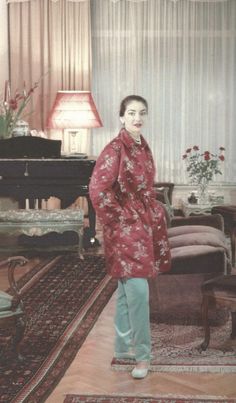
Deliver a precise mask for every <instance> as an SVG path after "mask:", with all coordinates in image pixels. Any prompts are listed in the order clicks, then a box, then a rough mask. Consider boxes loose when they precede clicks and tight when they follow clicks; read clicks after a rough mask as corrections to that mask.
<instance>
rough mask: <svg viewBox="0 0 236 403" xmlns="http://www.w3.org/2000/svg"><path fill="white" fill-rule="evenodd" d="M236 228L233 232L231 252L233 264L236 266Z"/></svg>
mask: <svg viewBox="0 0 236 403" xmlns="http://www.w3.org/2000/svg"><path fill="white" fill-rule="evenodd" d="M235 233H236V228H234V229H233V231H232V233H231V237H230V239H231V252H232V266H233V267H234V266H235V252H236V251H235V243H236V235H235Z"/></svg>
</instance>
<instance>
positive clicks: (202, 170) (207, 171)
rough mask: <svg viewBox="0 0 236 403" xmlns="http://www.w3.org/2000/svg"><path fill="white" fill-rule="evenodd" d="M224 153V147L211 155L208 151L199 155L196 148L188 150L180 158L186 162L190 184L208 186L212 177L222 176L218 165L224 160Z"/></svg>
mask: <svg viewBox="0 0 236 403" xmlns="http://www.w3.org/2000/svg"><path fill="white" fill-rule="evenodd" d="M224 151H225V148H224V147H220V148H219V153H218V154H212V153H211V152H210V151H204V152H203V153H201V152H200V150H199V147H198V146H193V147H192V148H188V149H187V150H186V151H185V154H184V155H183V156H182V158H183V160H185V162H186V165H187V172H188V175H189V177H190V180H191V183H195V184H197V185H200V184H202V183H203V182H204V183H207V184H208V183H209V182H210V181H212V179H213V176H214V175H217V174H220V175H222V172H221V170H220V163H221V162H223V161H224V160H225V157H224Z"/></svg>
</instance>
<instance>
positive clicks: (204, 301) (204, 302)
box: [200, 294, 210, 351]
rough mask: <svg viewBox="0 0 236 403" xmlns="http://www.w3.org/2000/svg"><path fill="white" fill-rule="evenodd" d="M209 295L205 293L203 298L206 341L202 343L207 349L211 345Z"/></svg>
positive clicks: (203, 348) (202, 347)
mask: <svg viewBox="0 0 236 403" xmlns="http://www.w3.org/2000/svg"><path fill="white" fill-rule="evenodd" d="M208 305H209V303H208V296H207V295H204V294H203V299H202V321H203V327H204V333H205V338H204V341H203V342H202V344H201V346H200V347H201V349H202V350H203V351H205V350H206V349H207V347H208V345H209V342H210V326H209V321H208Z"/></svg>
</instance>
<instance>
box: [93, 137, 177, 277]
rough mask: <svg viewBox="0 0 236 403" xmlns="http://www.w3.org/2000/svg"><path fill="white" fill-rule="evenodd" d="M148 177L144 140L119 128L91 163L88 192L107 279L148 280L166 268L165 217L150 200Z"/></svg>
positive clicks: (148, 155) (152, 195)
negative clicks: (100, 234)
mask: <svg viewBox="0 0 236 403" xmlns="http://www.w3.org/2000/svg"><path fill="white" fill-rule="evenodd" d="M154 176H155V167H154V162H153V157H152V153H151V150H150V148H149V146H148V144H147V142H146V140H145V139H144V138H143V137H142V136H141V144H137V143H136V142H135V141H134V140H133V139H132V137H131V136H130V135H129V134H128V133H127V131H126V130H125V129H122V130H121V131H120V133H119V135H118V136H117V137H116V138H115V139H113V140H112V141H111V142H110V143H109V144H108V145H107V146H106V147H105V148H104V150H103V151H102V153H101V154H100V156H99V157H98V159H97V161H96V165H95V168H94V170H93V174H92V178H91V181H90V185H89V193H90V198H91V201H92V203H93V206H94V209H95V211H96V214H97V217H98V219H99V221H100V223H101V224H102V226H103V238H104V250H105V256H106V264H107V270H108V273H109V274H111V275H112V276H113V277H116V278H129V277H142V278H148V277H154V276H155V275H156V274H157V273H158V272H165V271H168V270H169V269H170V250H169V243H168V238H167V231H166V220H165V213H164V210H163V208H162V207H161V205H160V204H159V203H158V202H157V201H156V198H155V192H154V190H153V182H154Z"/></svg>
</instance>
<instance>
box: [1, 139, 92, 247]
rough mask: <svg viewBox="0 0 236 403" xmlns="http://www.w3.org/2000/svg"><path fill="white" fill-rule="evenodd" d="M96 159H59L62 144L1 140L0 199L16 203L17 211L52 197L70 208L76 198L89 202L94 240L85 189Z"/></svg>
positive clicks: (68, 157) (50, 141) (70, 157)
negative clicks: (7, 198) (3, 198)
mask: <svg viewBox="0 0 236 403" xmlns="http://www.w3.org/2000/svg"><path fill="white" fill-rule="evenodd" d="M95 163H96V161H95V159H92V158H88V157H87V156H86V155H84V154H77V155H73V156H70V155H69V156H63V155H61V141H60V140H50V139H45V138H40V137H33V136H23V137H12V138H9V139H1V140H0V197H10V198H13V199H15V200H16V201H18V202H19V208H25V203H26V199H28V200H29V207H30V208H34V206H35V200H38V206H39V208H40V207H41V201H42V200H43V199H45V200H47V199H49V198H50V197H51V196H54V197H57V198H59V199H60V200H61V208H67V207H68V206H70V205H71V204H72V203H73V202H74V201H75V200H76V199H77V197H79V196H84V197H86V199H87V202H88V216H89V238H91V239H92V238H94V237H95V225H96V216H95V211H94V209H93V207H92V203H91V201H90V198H89V193H88V185H89V181H90V177H91V174H92V171H93V168H94V166H95Z"/></svg>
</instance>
